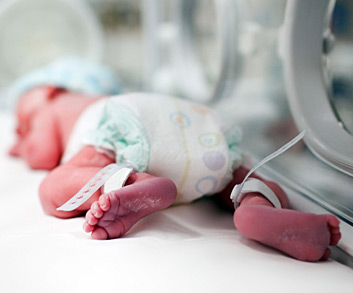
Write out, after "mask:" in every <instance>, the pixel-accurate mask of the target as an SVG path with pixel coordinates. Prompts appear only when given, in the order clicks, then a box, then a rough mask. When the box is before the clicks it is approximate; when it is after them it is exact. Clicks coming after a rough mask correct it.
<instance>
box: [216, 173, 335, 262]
mask: <svg viewBox="0 0 353 293" xmlns="http://www.w3.org/2000/svg"><path fill="white" fill-rule="evenodd" d="M247 173H248V170H247V169H245V168H243V167H240V168H238V169H236V170H235V171H234V173H233V180H232V182H230V183H229V184H228V186H227V187H226V188H225V189H224V190H223V191H222V192H221V193H220V194H219V197H220V198H221V199H222V200H223V201H225V202H226V203H227V206H229V207H233V210H234V205H233V203H232V202H231V200H230V199H229V195H230V193H231V191H232V189H233V187H234V185H235V184H239V183H241V182H242V181H243V179H244V177H245V175H246V174H247ZM251 177H257V178H258V179H260V180H263V179H261V178H260V177H258V176H256V175H251ZM263 181H264V182H265V183H266V184H267V185H268V186H269V187H270V188H271V189H272V190H273V191H274V193H275V194H276V195H277V197H278V199H279V200H280V202H281V205H282V207H283V209H276V208H274V207H273V205H272V204H271V203H270V202H269V201H268V200H267V199H265V198H264V197H263V196H262V195H261V194H259V193H256V192H255V193H249V194H248V195H247V196H246V197H245V198H244V199H243V200H242V202H241V203H240V206H239V207H238V208H237V210H236V211H235V213H234V224H235V226H236V228H237V230H238V231H239V232H240V233H241V234H243V235H244V236H245V237H248V238H250V239H253V240H256V241H259V242H261V243H263V244H265V245H268V246H271V247H273V248H276V249H278V250H280V251H282V252H284V253H286V254H288V255H291V256H292V257H294V258H296V259H299V260H306V261H317V260H321V259H322V260H324V259H327V258H328V257H329V255H330V250H329V249H328V246H329V245H336V244H337V243H338V241H339V239H340V237H341V234H340V230H339V220H338V219H337V218H336V217H335V216H332V215H315V214H308V213H302V212H299V211H294V210H290V209H288V208H289V201H288V198H287V196H286V194H285V192H284V191H283V190H282V188H281V187H280V186H279V185H278V184H276V183H274V182H270V181H266V180H263Z"/></svg>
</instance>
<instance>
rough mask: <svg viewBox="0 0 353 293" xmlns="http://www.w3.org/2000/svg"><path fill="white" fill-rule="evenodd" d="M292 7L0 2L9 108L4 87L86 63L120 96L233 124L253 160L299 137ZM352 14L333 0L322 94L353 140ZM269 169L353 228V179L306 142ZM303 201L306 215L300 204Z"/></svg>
mask: <svg viewBox="0 0 353 293" xmlns="http://www.w3.org/2000/svg"><path fill="white" fill-rule="evenodd" d="M290 1H291V0H288V2H290ZM287 4H288V3H287V1H284V0H246V1H245V0H243V1H242V0H218V1H217V0H214V1H212V0H202V1H200V0H199V1H197V0H80V1H79V0H71V1H70V0H0V109H1V110H2V111H11V110H12V109H11V106H10V105H11V103H12V102H13V101H10V99H11V97H10V96H9V95H7V91H8V89H9V88H11V85H12V84H13V83H14V82H15V81H16V80H17V79H18V78H20V77H21V76H23V75H24V74H26V73H28V72H30V71H32V70H34V69H36V68H38V67H41V66H43V65H45V64H47V63H49V62H51V61H53V60H55V59H57V58H59V57H62V56H67V55H69V56H79V57H80V58H83V59H86V60H88V61H92V62H97V63H100V64H104V65H106V66H108V67H110V68H111V69H113V70H114V71H115V73H116V74H117V76H118V77H119V79H120V82H121V86H122V89H123V92H133V91H150V92H159V93H166V94H172V95H176V96H179V97H182V98H185V99H191V100H194V101H198V102H201V103H205V104H208V105H210V106H212V107H214V108H216V109H218V110H219V111H221V113H222V114H223V116H224V118H225V119H229V121H233V120H234V119H235V120H236V122H237V123H238V124H240V125H241V126H242V128H243V132H244V140H243V147H244V149H245V150H246V152H248V153H249V154H250V155H251V156H252V158H253V160H254V161H255V162H256V161H257V160H260V159H261V158H263V157H264V156H266V155H268V154H269V153H271V152H273V151H274V150H276V149H277V148H278V147H280V146H281V145H282V144H284V143H285V142H287V141H288V140H290V139H291V138H292V137H294V136H295V135H296V133H297V128H296V124H295V121H294V120H293V115H292V113H291V109H290V107H289V103H288V92H287V90H286V82H285V76H284V60H283V54H281V40H282V38H283V37H284V36H283V32H284V30H283V25H284V20H285V15H286V9H287ZM352 14H353V2H352V1H349V0H337V1H331V4H330V6H329V9H328V12H327V15H328V16H327V20H328V21H327V26H326V27H324V28H323V32H322V54H321V58H322V68H321V70H322V75H323V77H324V78H325V87H326V93H327V95H326V96H325V97H323V98H325V99H328V100H329V103H330V105H331V107H332V111H333V112H334V113H335V117H336V119H337V126H338V127H340V128H341V129H344V131H345V132H346V133H348V134H353V97H352V96H353V95H352V94H353V58H352V57H351V55H352V54H351V52H352V50H353V23H352V21H353V15H352ZM298 21H300V20H298ZM299 45H300V44H299ZM322 115H325V113H323V114H322ZM352 147H353V145H352ZM261 172H262V173H263V174H264V175H265V176H270V177H271V178H273V179H275V180H277V181H279V182H281V183H282V184H283V185H284V186H285V187H287V188H289V189H291V190H293V192H294V193H295V194H296V195H297V196H299V197H304V198H306V199H308V200H309V201H310V202H312V203H314V204H315V205H317V206H319V207H320V208H322V209H324V210H325V211H329V212H331V213H334V214H336V215H337V216H339V217H340V219H341V220H343V221H344V222H345V223H347V224H348V225H350V226H352V223H353V196H352V190H353V180H352V177H351V175H349V174H346V173H347V172H346V173H344V172H341V171H340V170H337V168H335V167H334V166H333V167H332V166H330V165H328V164H326V163H325V162H323V161H322V160H320V159H318V158H317V157H316V156H314V155H313V154H312V153H311V152H310V151H309V150H308V149H307V148H306V147H305V145H304V144H303V143H301V144H299V145H298V146H296V147H294V148H293V149H292V150H290V151H289V152H287V153H286V154H285V155H282V156H281V157H279V158H277V159H275V160H273V161H271V162H270V163H269V164H268V165H267V166H266V167H264V168H262V169H261ZM295 205H297V208H299V209H308V208H307V207H304V206H300V203H299V201H298V203H296V201H295V200H294V206H295ZM352 245H353V242H352Z"/></svg>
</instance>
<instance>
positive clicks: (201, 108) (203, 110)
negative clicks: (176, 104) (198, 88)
mask: <svg viewBox="0 0 353 293" xmlns="http://www.w3.org/2000/svg"><path fill="white" fill-rule="evenodd" d="M190 108H191V109H192V110H193V111H194V112H196V113H199V114H201V115H206V114H209V113H210V109H209V108H207V107H205V106H203V105H199V104H191V106H190Z"/></svg>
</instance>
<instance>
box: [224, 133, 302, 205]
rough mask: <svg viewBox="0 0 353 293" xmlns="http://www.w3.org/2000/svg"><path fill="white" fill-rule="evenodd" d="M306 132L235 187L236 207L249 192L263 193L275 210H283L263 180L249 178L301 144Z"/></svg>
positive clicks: (272, 155)
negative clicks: (265, 165) (262, 167)
mask: <svg viewBox="0 0 353 293" xmlns="http://www.w3.org/2000/svg"><path fill="white" fill-rule="evenodd" d="M305 133H306V131H305V130H304V131H302V132H301V133H299V134H298V135H297V136H296V137H295V138H293V139H292V140H291V141H290V142H288V143H286V144H285V145H284V146H282V147H281V148H279V149H278V150H277V151H275V152H273V153H272V154H270V155H268V156H267V157H265V158H264V159H263V160H261V161H260V162H259V163H258V164H256V165H255V166H254V167H253V168H252V169H251V170H250V171H249V172H248V173H247V174H246V176H245V178H244V180H243V181H242V183H240V184H237V185H235V186H234V188H233V190H232V192H231V194H230V198H231V200H232V201H233V203H234V207H235V208H238V206H239V205H240V202H241V201H242V199H243V198H244V197H245V196H246V194H247V193H249V192H259V193H261V194H262V195H263V196H264V197H265V198H266V199H268V200H269V201H270V202H271V203H272V204H273V206H274V207H275V208H281V203H280V201H279V200H278V198H277V196H276V195H275V193H274V192H273V191H272V190H271V189H270V188H269V187H268V186H267V185H266V184H265V183H264V182H262V181H261V180H259V179H256V178H249V176H250V175H251V174H252V173H253V172H254V171H255V170H256V169H258V168H259V167H261V166H262V165H264V164H265V163H267V162H268V161H270V160H272V159H274V158H276V157H277V156H279V155H281V154H282V153H284V152H285V151H286V150H288V149H289V148H291V147H292V146H293V145H295V144H296V143H297V142H299V141H300V140H301V139H302V138H303V137H304V136H305Z"/></svg>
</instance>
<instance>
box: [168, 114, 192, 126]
mask: <svg viewBox="0 0 353 293" xmlns="http://www.w3.org/2000/svg"><path fill="white" fill-rule="evenodd" d="M170 120H171V121H172V123H173V124H175V125H177V126H179V127H181V128H186V127H189V126H190V124H191V120H190V118H189V117H188V116H187V115H185V114H184V113H182V112H174V113H172V114H170Z"/></svg>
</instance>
